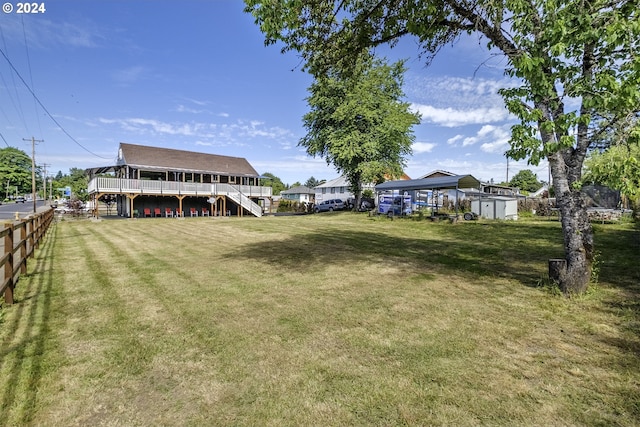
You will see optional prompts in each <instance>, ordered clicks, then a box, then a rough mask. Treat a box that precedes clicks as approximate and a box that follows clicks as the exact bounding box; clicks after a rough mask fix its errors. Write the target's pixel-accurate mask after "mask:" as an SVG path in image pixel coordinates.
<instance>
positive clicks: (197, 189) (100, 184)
mask: <svg viewBox="0 0 640 427" xmlns="http://www.w3.org/2000/svg"><path fill="white" fill-rule="evenodd" d="M88 191H89V194H94V193H104V194H110V193H111V194H145V195H165V196H172V195H175V196H196V197H197V196H202V197H212V196H228V197H229V198H231V200H233V201H234V202H236V203H237V204H238V205H240V206H242V207H243V208H245V209H247V210H248V211H249V212H251V213H252V214H253V215H255V216H257V217H261V216H262V207H261V206H260V205H258V204H257V203H255V202H254V201H253V200H251V199H250V197H271V187H262V186H259V185H232V184H221V183H212V184H201V183H197V182H176V181H150V180H144V179H125V178H107V177H97V178H93V179H92V180H91V181H90V182H89V185H88Z"/></svg>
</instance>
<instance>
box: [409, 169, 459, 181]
mask: <svg viewBox="0 0 640 427" xmlns="http://www.w3.org/2000/svg"><path fill="white" fill-rule="evenodd" d="M441 176H456V174H455V173H453V172H449V171H443V170H441V169H436V170H434V171H431V172H429V173H426V174H424V175H422V176H421V177H419V178H418V179H425V178H439V177H441Z"/></svg>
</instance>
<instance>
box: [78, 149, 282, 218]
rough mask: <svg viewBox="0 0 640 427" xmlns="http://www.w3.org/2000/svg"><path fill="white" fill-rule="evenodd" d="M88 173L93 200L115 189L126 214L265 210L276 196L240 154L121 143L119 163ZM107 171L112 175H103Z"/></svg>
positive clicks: (121, 212) (257, 212) (258, 212)
mask: <svg viewBox="0 0 640 427" xmlns="http://www.w3.org/2000/svg"><path fill="white" fill-rule="evenodd" d="M87 173H88V174H89V185H88V191H89V195H90V197H91V199H92V201H94V202H95V201H97V200H98V199H100V198H101V197H102V196H105V195H113V196H115V197H116V204H117V213H118V215H120V216H126V217H132V216H135V214H136V213H137V214H138V215H139V216H157V213H158V212H159V213H160V215H161V216H167V215H168V214H169V213H171V214H172V215H176V214H181V215H183V216H189V215H192V212H194V213H195V214H197V215H198V216H200V215H203V214H204V215H206V214H208V215H238V216H242V215H244V214H245V213H249V214H251V215H255V216H262V213H263V206H264V205H265V202H266V201H267V200H270V199H271V187H263V186H261V185H260V176H259V175H258V173H257V172H256V170H255V169H254V168H253V167H252V166H251V165H250V164H249V162H248V161H247V160H246V159H244V158H241V157H229V156H220V155H216V154H206V153H197V152H192V151H183V150H174V149H168V148H158V147H150V146H144V145H134V144H125V143H120V148H119V150H118V158H117V161H116V164H115V165H112V166H106V167H100V168H92V169H88V170H87ZM106 173H110V174H111V176H98V175H104V174H106ZM94 206H97V203H94ZM148 212H151V215H149V214H148ZM95 214H96V215H97V210H95Z"/></svg>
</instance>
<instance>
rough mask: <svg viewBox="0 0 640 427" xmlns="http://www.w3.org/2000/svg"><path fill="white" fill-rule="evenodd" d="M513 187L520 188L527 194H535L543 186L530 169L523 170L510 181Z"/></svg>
mask: <svg viewBox="0 0 640 427" xmlns="http://www.w3.org/2000/svg"><path fill="white" fill-rule="evenodd" d="M509 185H510V186H511V187H515V188H519V189H520V190H522V191H526V192H527V193H533V192H534V191H536V190H538V189H539V188H540V187H541V186H542V184H540V181H538V177H537V176H536V174H535V173H533V172H532V171H531V170H530V169H523V170H521V171H520V172H518V173H517V174H515V175H514V177H513V178H511V181H509Z"/></svg>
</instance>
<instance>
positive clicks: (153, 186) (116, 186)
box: [88, 177, 272, 197]
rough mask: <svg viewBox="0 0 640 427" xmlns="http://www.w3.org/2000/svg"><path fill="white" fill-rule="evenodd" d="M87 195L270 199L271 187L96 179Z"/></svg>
mask: <svg viewBox="0 0 640 427" xmlns="http://www.w3.org/2000/svg"><path fill="white" fill-rule="evenodd" d="M88 190H89V194H93V193H114V194H127V193H129V194H148V195H179V196H203V197H206V196H220V195H228V194H230V193H237V192H240V193H242V194H243V195H245V196H247V197H271V194H272V193H271V187H263V186H260V185H234V184H221V183H211V184H202V183H197V182H177V181H151V180H144V179H126V178H108V177H97V178H93V179H92V180H91V181H90V182H89V186H88Z"/></svg>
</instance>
